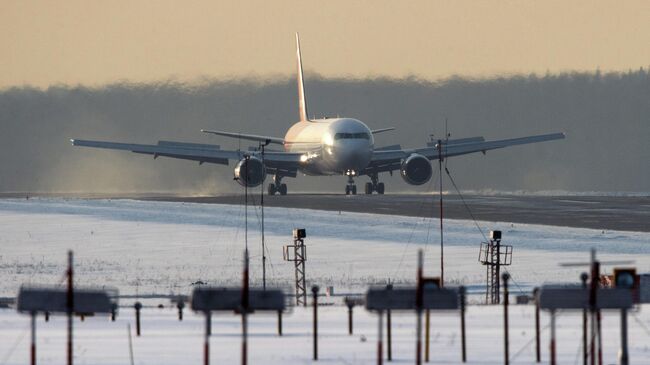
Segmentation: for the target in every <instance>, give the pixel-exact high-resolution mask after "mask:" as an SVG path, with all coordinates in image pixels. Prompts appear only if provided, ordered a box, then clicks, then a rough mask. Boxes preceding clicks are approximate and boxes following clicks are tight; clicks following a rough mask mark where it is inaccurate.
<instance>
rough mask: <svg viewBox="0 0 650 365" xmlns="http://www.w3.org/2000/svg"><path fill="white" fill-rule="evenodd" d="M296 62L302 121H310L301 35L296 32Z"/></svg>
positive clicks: (299, 109)
mask: <svg viewBox="0 0 650 365" xmlns="http://www.w3.org/2000/svg"><path fill="white" fill-rule="evenodd" d="M296 62H297V64H298V65H297V66H298V111H299V113H300V121H309V117H308V115H307V99H306V97H305V83H304V81H303V76H302V59H301V57H300V37H299V36H298V33H296Z"/></svg>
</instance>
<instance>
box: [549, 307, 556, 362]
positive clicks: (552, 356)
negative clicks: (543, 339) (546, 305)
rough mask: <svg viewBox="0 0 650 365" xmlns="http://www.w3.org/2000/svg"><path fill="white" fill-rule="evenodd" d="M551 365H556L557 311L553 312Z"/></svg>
mask: <svg viewBox="0 0 650 365" xmlns="http://www.w3.org/2000/svg"><path fill="white" fill-rule="evenodd" d="M550 351H551V365H555V364H556V362H555V311H554V310H551V348H550Z"/></svg>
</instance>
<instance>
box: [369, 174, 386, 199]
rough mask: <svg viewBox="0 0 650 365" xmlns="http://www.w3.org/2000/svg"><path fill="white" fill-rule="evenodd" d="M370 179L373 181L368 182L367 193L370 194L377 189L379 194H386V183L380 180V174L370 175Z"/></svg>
mask: <svg viewBox="0 0 650 365" xmlns="http://www.w3.org/2000/svg"><path fill="white" fill-rule="evenodd" d="M370 180H371V181H372V182H367V183H366V188H365V192H366V194H368V195H370V194H372V192H373V191H376V192H377V194H379V195H382V194H384V183H382V182H379V176H378V175H377V174H374V175H370Z"/></svg>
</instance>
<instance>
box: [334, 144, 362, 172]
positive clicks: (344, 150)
mask: <svg viewBox="0 0 650 365" xmlns="http://www.w3.org/2000/svg"><path fill="white" fill-rule="evenodd" d="M369 151H370V150H369V148H367V146H365V147H364V146H341V148H339V149H338V152H339V153H338V160H339V161H338V162H339V166H340V168H341V169H342V170H355V171H359V170H362V169H363V168H365V167H366V165H367V164H368V161H369V160H370V152H369Z"/></svg>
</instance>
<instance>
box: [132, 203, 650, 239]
mask: <svg viewBox="0 0 650 365" xmlns="http://www.w3.org/2000/svg"><path fill="white" fill-rule="evenodd" d="M259 198H260V197H259V194H256V195H251V196H249V203H251V204H257V203H258V202H259ZM138 199H142V200H153V201H175V202H179V201H181V202H192V203H207V204H243V203H244V197H243V195H223V196H214V197H179V196H140V197H138ZM264 204H265V206H270V207H293V208H303V209H319V210H330V211H347V212H359V213H375V214H394V215H406V216H416V217H421V216H429V217H431V216H433V217H439V216H440V215H439V214H440V206H439V197H438V195H425V194H411V195H408V194H387V195H354V196H352V195H350V196H345V195H335V194H289V195H285V196H278V195H276V196H268V195H266V196H265V197H264ZM443 208H444V217H446V218H452V219H472V215H473V216H474V218H476V219H477V220H484V221H494V222H512V223H530V224H544V225H554V226H567V227H581V228H594V229H600V230H621V231H639V232H650V196H528V195H526V196H524V195H465V196H463V197H462V198H461V197H460V196H459V195H444V200H443ZM470 212H471V214H470Z"/></svg>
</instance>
